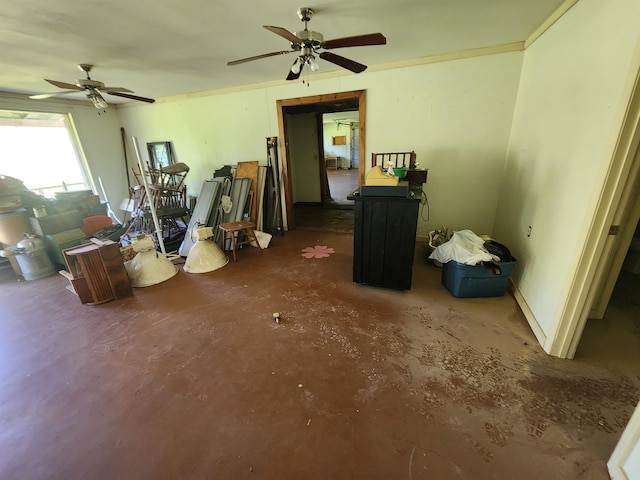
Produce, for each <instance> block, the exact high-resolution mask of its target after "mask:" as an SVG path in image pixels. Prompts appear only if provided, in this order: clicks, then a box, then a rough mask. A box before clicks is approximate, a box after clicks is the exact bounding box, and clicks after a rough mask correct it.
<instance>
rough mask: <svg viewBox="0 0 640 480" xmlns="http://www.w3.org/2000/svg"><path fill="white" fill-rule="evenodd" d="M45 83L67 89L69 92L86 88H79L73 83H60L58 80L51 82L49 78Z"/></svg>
mask: <svg viewBox="0 0 640 480" xmlns="http://www.w3.org/2000/svg"><path fill="white" fill-rule="evenodd" d="M45 81H46V82H49V83H50V84H51V85H55V86H56V87H59V88H66V89H68V90H84V87H79V86H77V85H74V84H73V83H65V82H58V81H57V80H49V79H48V78H45Z"/></svg>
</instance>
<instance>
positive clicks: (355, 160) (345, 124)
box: [322, 110, 360, 209]
mask: <svg viewBox="0 0 640 480" xmlns="http://www.w3.org/2000/svg"><path fill="white" fill-rule="evenodd" d="M322 139H323V150H324V163H325V170H326V175H327V187H328V188H327V189H326V197H325V198H324V199H323V204H324V206H325V207H329V208H343V209H352V208H353V206H354V202H353V200H349V199H348V196H349V195H350V194H351V193H352V192H353V191H354V190H356V189H357V188H358V185H359V179H358V168H359V163H360V162H359V159H360V157H359V152H358V149H359V144H360V135H359V128H358V111H357V110H355V111H347V112H333V113H325V114H323V115H322Z"/></svg>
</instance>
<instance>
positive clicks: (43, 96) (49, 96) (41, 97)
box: [29, 90, 78, 100]
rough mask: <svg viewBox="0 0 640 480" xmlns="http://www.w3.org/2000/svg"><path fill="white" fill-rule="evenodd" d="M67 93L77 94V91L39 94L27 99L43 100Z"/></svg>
mask: <svg viewBox="0 0 640 480" xmlns="http://www.w3.org/2000/svg"><path fill="white" fill-rule="evenodd" d="M69 93H78V91H77V90H65V91H64V92H56V93H41V94H39V95H29V98H33V99H34V100H43V99H45V98H51V97H56V96H58V95H66V94H69Z"/></svg>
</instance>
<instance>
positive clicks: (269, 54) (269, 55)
mask: <svg viewBox="0 0 640 480" xmlns="http://www.w3.org/2000/svg"><path fill="white" fill-rule="evenodd" d="M291 52H293V50H282V51H280V52H271V53H264V54H262V55H256V56H255V57H248V58H242V59H240V60H234V61H233V62H227V65H229V66H232V65H238V64H240V63H245V62H251V61H253V60H260V59H261V58H267V57H273V56H275V55H285V54H287V53H291Z"/></svg>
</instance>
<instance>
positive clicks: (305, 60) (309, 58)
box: [291, 54, 320, 75]
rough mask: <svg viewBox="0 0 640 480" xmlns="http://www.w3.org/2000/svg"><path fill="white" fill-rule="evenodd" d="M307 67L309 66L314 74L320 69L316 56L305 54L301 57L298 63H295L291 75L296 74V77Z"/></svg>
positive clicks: (297, 60)
mask: <svg viewBox="0 0 640 480" xmlns="http://www.w3.org/2000/svg"><path fill="white" fill-rule="evenodd" d="M305 65H309V68H310V69H311V71H312V72H317V71H318V70H319V68H320V66H319V65H318V62H317V61H316V57H315V56H314V55H311V54H304V55H300V56H299V57H298V58H297V59H296V61H295V62H293V65H291V73H294V74H295V75H297V74H299V73H300V71H301V70H302V69H303V68H304V67H305Z"/></svg>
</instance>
